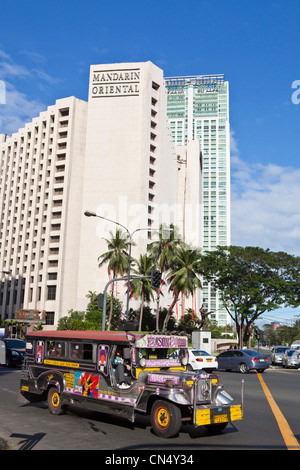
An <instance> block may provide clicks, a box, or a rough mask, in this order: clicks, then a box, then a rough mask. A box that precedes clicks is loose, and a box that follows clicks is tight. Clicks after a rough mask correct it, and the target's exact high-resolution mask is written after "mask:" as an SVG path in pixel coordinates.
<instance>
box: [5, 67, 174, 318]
mask: <svg viewBox="0 0 300 470" xmlns="http://www.w3.org/2000/svg"><path fill="white" fill-rule="evenodd" d="M166 100H167V93H166V89H165V86H164V78H163V72H162V70H161V69H159V68H158V67H156V66H155V65H153V64H152V63H151V62H145V63H127V64H110V65H107V64H106V65H96V66H91V74H90V87H89V99H88V102H85V101H82V100H78V99H76V98H74V97H71V98H65V99H62V100H58V101H57V102H56V104H55V105H54V106H50V107H49V108H48V109H47V111H45V112H41V113H40V115H39V117H37V118H34V119H33V120H32V122H31V123H29V124H26V126H25V127H24V129H20V130H19V131H18V132H17V133H15V134H13V135H12V136H6V135H4V134H1V135H0V170H1V174H0V178H1V185H0V206H1V227H0V268H1V271H2V272H1V273H0V276H1V277H0V280H1V284H0V289H1V290H0V315H1V318H2V319H6V318H18V319H19V320H22V319H24V320H25V321H26V320H28V319H29V320H30V319H33V318H34V319H35V320H37V319H42V320H45V321H46V324H49V325H53V324H54V325H56V324H57V322H58V320H59V318H61V317H62V316H66V315H67V314H68V311H69V310H71V309H74V310H85V308H86V305H87V302H88V300H87V297H86V296H87V294H88V292H89V291H97V292H100V291H103V288H104V286H105V284H106V282H107V281H108V276H107V270H106V269H105V268H103V269H101V270H100V269H99V268H98V257H99V255H100V254H101V253H103V252H104V251H106V248H107V245H106V242H105V240H104V238H109V231H112V232H114V233H115V229H116V225H114V224H113V223H110V222H107V221H106V222H105V221H103V220H99V219H98V220H96V219H93V220H92V219H88V218H86V217H85V216H84V211H85V210H87V209H89V210H93V211H95V212H96V213H97V214H99V215H102V216H104V217H107V218H109V219H112V220H114V221H116V222H119V223H121V224H123V225H124V226H125V227H127V228H128V230H129V232H130V233H131V232H133V231H134V230H136V229H138V228H139V229H140V228H142V229H143V230H140V231H139V232H138V233H136V236H135V237H134V240H133V241H134V242H135V243H136V247H135V248H134V249H135V250H136V252H142V251H145V249H146V246H147V242H148V241H149V239H150V238H151V237H152V233H153V232H152V231H153V230H154V229H155V228H156V227H157V228H158V227H159V225H160V223H163V221H164V220H163V218H164V214H163V213H162V211H161V208H162V207H165V206H167V207H170V205H171V204H173V203H174V201H175V200H176V181H177V180H176V178H177V163H176V155H175V152H174V146H173V144H172V139H171V135H170V133H169V130H168V125H167V115H166ZM171 222H173V223H174V222H175V221H174V220H171ZM136 252H135V253H133V255H134V256H135V255H136ZM3 271H9V272H10V274H5V273H3Z"/></svg>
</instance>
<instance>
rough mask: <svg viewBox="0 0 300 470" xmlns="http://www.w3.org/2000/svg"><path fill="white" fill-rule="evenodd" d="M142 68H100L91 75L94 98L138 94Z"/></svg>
mask: <svg viewBox="0 0 300 470" xmlns="http://www.w3.org/2000/svg"><path fill="white" fill-rule="evenodd" d="M139 92H140V69H122V70H99V71H93V72H92V77H91V95H92V98H105V97H111V96H138V95H139Z"/></svg>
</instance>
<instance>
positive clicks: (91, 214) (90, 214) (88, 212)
mask: <svg viewBox="0 0 300 470" xmlns="http://www.w3.org/2000/svg"><path fill="white" fill-rule="evenodd" d="M84 215H85V216H87V217H98V218H99V219H104V220H108V221H109V222H112V223H114V224H116V225H119V226H120V227H122V228H123V229H124V230H126V232H127V234H128V237H129V252H128V273H127V299H126V321H128V313H129V283H130V269H131V246H132V237H133V235H134V234H135V233H136V232H138V231H140V230H148V231H149V228H137V229H135V230H134V231H133V232H132V233H130V232H129V230H128V228H127V227H125V225H122V224H120V222H116V221H115V220H111V219H108V218H107V217H103V216H102V215H98V214H96V212H93V211H89V210H86V211H85V212H84ZM151 230H154V231H159V230H160V229H156V228H155V229H153V228H151ZM164 230H167V231H172V230H173V229H170V230H168V229H164ZM114 280H116V281H120V280H123V278H118V279H112V280H111V281H110V282H113V281H114ZM104 301H105V302H106V300H105V299H104Z"/></svg>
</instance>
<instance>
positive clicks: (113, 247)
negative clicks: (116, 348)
mask: <svg viewBox="0 0 300 470" xmlns="http://www.w3.org/2000/svg"><path fill="white" fill-rule="evenodd" d="M110 236H111V239H110V240H107V239H105V241H106V243H107V248H108V251H107V252H106V253H103V254H102V255H100V256H99V258H98V261H100V262H99V268H100V267H101V266H103V265H104V264H106V263H108V273H110V272H112V275H113V278H115V277H117V275H118V273H123V272H124V271H127V269H128V253H127V250H128V247H129V238H128V235H127V234H124V233H123V232H122V230H119V229H116V233H115V235H114V234H113V233H112V232H110ZM128 288H129V286H128ZM113 292H114V283H112V301H111V304H110V311H109V320H108V326H107V329H108V330H110V326H111V319H112V313H113V296H114V294H113Z"/></svg>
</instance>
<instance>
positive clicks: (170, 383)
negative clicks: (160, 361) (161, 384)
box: [165, 379, 174, 388]
mask: <svg viewBox="0 0 300 470" xmlns="http://www.w3.org/2000/svg"><path fill="white" fill-rule="evenodd" d="M165 386H166V387H169V388H174V384H173V382H172V380H170V379H168V380H166V381H165Z"/></svg>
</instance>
